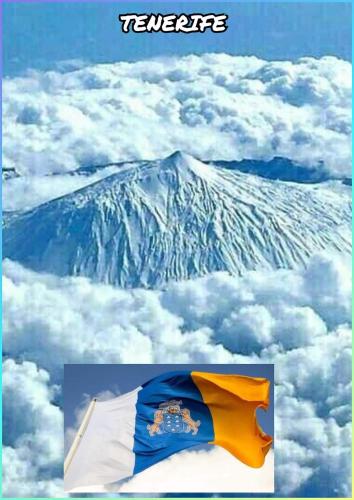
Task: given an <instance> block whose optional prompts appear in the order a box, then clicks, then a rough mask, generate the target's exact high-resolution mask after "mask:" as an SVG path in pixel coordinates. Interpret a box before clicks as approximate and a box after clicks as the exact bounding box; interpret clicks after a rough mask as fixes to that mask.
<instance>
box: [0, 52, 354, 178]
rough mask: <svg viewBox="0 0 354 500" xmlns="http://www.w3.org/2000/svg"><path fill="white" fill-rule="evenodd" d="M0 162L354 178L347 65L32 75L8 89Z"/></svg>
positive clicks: (191, 64)
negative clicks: (260, 162)
mask: <svg viewBox="0 0 354 500" xmlns="http://www.w3.org/2000/svg"><path fill="white" fill-rule="evenodd" d="M3 93H4V103H3V123H4V130H3V136H4V137H3V148H4V151H3V154H4V165H5V166H7V167H14V168H16V169H17V170H18V171H19V172H21V173H22V174H24V173H31V174H33V173H37V174H40V173H46V172H59V171H68V170H72V169H75V168H77V167H79V166H82V165H92V164H105V163H108V162H110V161H119V160H124V161H125V160H128V159H156V158H162V157H165V156H167V155H168V154H170V153H172V152H173V151H175V150H177V149H180V150H184V151H186V152H188V153H191V154H192V155H194V156H197V157H199V158H201V159H207V160H211V159H218V160H220V159H228V160H235V159H242V158H271V157H273V156H276V155H278V156H286V157H288V158H291V159H294V160H298V161H301V162H304V163H305V164H306V163H316V162H317V161H319V160H323V161H324V162H325V165H326V167H327V168H328V169H329V170H330V171H332V172H336V173H342V174H347V175H350V170H351V138H350V133H351V65H350V63H348V62H345V61H342V60H339V59H337V58H335V57H323V58H321V59H314V58H301V59H299V60H297V61H295V62H290V61H275V62H268V61H263V60H260V59H257V58H256V57H235V56H230V55H227V54H205V55H202V56H195V55H190V56H185V57H182V58H173V57H171V58H162V59H155V60H150V61H140V62H134V63H127V62H119V63H115V64H101V65H86V66H83V67H81V68H79V69H75V70H69V69H66V70H65V69H63V71H48V72H40V71H30V72H28V73H27V74H26V75H25V76H22V77H15V78H7V79H5V81H4V83H3Z"/></svg>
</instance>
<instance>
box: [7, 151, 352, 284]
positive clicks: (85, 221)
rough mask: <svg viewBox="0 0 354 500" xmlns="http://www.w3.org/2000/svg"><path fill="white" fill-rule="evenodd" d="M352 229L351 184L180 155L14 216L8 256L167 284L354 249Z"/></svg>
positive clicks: (114, 279) (39, 266) (122, 280)
mask: <svg viewBox="0 0 354 500" xmlns="http://www.w3.org/2000/svg"><path fill="white" fill-rule="evenodd" d="M350 225H351V206H350V189H349V188H348V187H347V186H344V185H341V186H337V188H336V189H331V188H330V187H329V186H326V183H324V184H296V183H291V182H282V181H277V180H273V181H272V180H268V179H264V178H261V177H259V176H256V175H251V174H247V173H242V172H240V171H237V170H230V169H224V168H222V167H220V166H213V165H210V164H205V163H203V162H200V161H198V160H196V159H194V158H193V157H191V156H188V155H185V154H183V153H180V152H177V153H174V154H173V155H171V156H169V157H168V158H166V159H164V160H160V161H155V162H141V163H140V164H138V165H136V164H135V165H134V166H132V167H131V168H128V169H125V170H124V171H122V172H119V173H115V174H113V175H110V176H109V177H106V178H104V179H103V180H100V181H98V182H96V183H94V184H91V185H89V186H86V187H84V188H83V189H80V190H79V191H76V192H74V193H71V194H68V195H65V196H63V197H61V198H58V199H55V200H52V201H49V202H48V203H44V204H42V205H40V206H39V207H37V208H35V209H32V210H30V211H28V212H26V213H24V214H20V215H18V216H17V217H15V218H10V219H9V220H8V221H6V223H5V227H4V233H3V255H4V257H9V258H11V259H13V260H17V261H19V262H21V263H23V264H24V265H26V266H28V267H30V268H32V269H35V270H37V271H48V272H52V273H55V274H57V275H60V276H65V275H82V276H88V277H90V278H92V279H93V280H95V281H100V282H105V283H112V284H116V285H120V286H123V287H136V286H145V287H160V286H163V285H164V284H165V283H166V282H167V281H169V280H180V279H186V278H190V277H194V276H200V275H204V274H206V273H209V272H212V271H217V270H227V271H229V272H231V273H233V274H239V273H243V272H244V271H245V270H246V269H261V268H279V267H284V268H291V267H296V266H298V265H304V264H305V263H306V261H307V259H308V257H309V256H310V255H312V254H313V253H314V252H316V251H318V250H321V249H328V250H340V251H347V252H349V251H350V241H351V236H350Z"/></svg>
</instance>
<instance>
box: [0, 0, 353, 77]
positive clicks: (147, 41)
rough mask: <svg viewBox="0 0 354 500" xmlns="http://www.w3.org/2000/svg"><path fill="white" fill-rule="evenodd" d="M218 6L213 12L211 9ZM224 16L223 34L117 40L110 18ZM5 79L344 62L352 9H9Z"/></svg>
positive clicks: (137, 5) (138, 5)
mask: <svg viewBox="0 0 354 500" xmlns="http://www.w3.org/2000/svg"><path fill="white" fill-rule="evenodd" d="M216 6H217V7H216ZM132 10H134V11H136V12H154V13H158V12H160V13H171V12H175V13H178V12H185V13H193V12H205V13H207V12H215V13H221V12H223V13H227V14H228V15H229V29H228V30H227V31H226V32H225V33H218V34H214V33H210V32H205V33H204V34H199V33H197V34H189V35H186V34H181V33H178V34H158V33H154V34H152V33H147V34H144V33H141V34H134V33H129V34H123V33H122V32H121V28H120V23H119V22H118V20H117V16H118V15H119V14H121V13H127V12H131V11H132ZM3 21H4V22H3V30H4V34H3V44H4V51H3V64H4V68H3V70H4V74H5V75H13V74H17V73H21V72H22V71H24V70H26V69H28V68H52V67H54V66H55V63H57V62H59V61H62V60H69V59H83V60H87V61H91V62H111V61H117V60H137V59H143V58H147V57H154V56H161V55H171V54H176V55H181V54H187V53H191V52H192V53H202V52H228V53H232V54H240V55H256V56H258V57H261V58H265V59H270V60H274V59H296V58H298V57H301V56H315V57H320V56H323V55H336V56H338V57H341V58H344V59H347V60H350V58H351V4H350V3H349V2H348V3H324V2H323V3H320V2H316V3H307V4H306V3H301V4H299V3H294V2H292V3H281V4H279V3H269V2H257V3H253V2H252V3H240V2H213V3H208V2H203V3H202V4H201V3H196V2H171V1H169V2H166V1H165V2H144V3H143V2H134V8H132V2H119V4H118V3H112V2H110V3H105V2H101V3H96V2H95V3H91V2H89V3H82V2H79V3H69V2H67V3H47V4H44V3H42V4H39V3H27V4H26V3H8V4H5V5H4V19H3Z"/></svg>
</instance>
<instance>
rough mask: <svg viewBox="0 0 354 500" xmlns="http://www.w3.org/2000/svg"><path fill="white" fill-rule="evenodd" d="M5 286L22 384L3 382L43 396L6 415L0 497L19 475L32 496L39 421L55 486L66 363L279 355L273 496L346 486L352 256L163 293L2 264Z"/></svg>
mask: <svg viewBox="0 0 354 500" xmlns="http://www.w3.org/2000/svg"><path fill="white" fill-rule="evenodd" d="M3 289H4V311H5V317H4V350H5V352H6V353H7V355H8V356H9V357H12V358H14V359H16V362H14V361H11V360H7V361H5V368H6V370H7V371H8V373H9V374H11V373H13V374H14V380H17V382H16V383H14V384H11V379H10V377H9V381H8V390H9V391H10V392H11V397H12V399H14V400H16V399H17V398H18V399H19V401H23V404H22V403H21V405H22V406H23V407H25V406H26V405H27V399H26V398H30V397H31V394H32V395H33V396H35V395H36V396H35V405H37V406H35V405H34V403H31V404H32V406H30V411H29V413H28V412H17V410H16V408H17V406H16V408H15V407H13V406H12V404H11V403H7V404H5V418H6V419H7V420H5V421H6V422H8V421H10V420H13V419H17V420H16V422H17V425H16V426H15V427H14V429H15V431H14V432H13V435H11V434H10V436H9V442H8V443H7V445H8V447H9V450H8V451H7V452H6V453H8V454H9V455H8V456H9V459H8V460H9V463H10V465H8V466H7V467H5V469H4V472H5V485H7V486H6V488H5V494H9V491H10V493H11V487H12V488H13V487H15V486H11V485H14V483H15V481H14V477H15V476H16V474H17V475H18V477H19V476H21V477H25V479H26V480H25V482H24V484H23V488H24V490H23V491H24V492H26V491H29V490H26V488H29V489H30V488H31V487H32V486H31V484H32V483H31V481H32V482H33V481H34V478H35V477H39V473H40V472H42V469H41V467H42V465H41V464H40V463H37V462H36V460H37V458H36V456H34V454H35V450H32V449H30V448H29V447H28V446H27V443H28V442H29V441H28V436H32V439H33V440H36V439H37V436H40V434H41V428H42V427H41V426H45V428H46V429H49V428H50V429H51V432H52V434H53V436H54V435H55V436H56V437H55V436H54V437H53V443H57V444H55V445H54V444H53V446H54V449H51V448H49V449H47V448H46V447H45V446H44V445H43V446H44V447H43V453H42V456H43V457H46V456H47V457H48V464H52V467H51V468H50V471H49V470H48V471H47V477H48V480H51V481H52V482H51V483H50V485H51V486H50V487H51V488H54V489H56V488H58V487H59V486H58V484H60V477H61V471H60V472H58V471H59V469H60V467H61V465H62V458H61V456H60V455H61V453H62V452H61V451H59V450H60V447H59V444H58V442H57V439H58V436H60V439H61V436H62V427H61V426H62V423H61V418H62V417H61V414H60V410H59V409H58V408H57V406H55V400H56V397H57V396H56V394H57V391H58V390H59V389H58V388H57V385H60V384H61V383H62V363H63V362H64V361H65V363H73V362H80V363H85V362H87V363H95V362H100V363H128V362H131V363H138V362H145V363H159V362H164V363H194V362H195V363H203V362H204V363H239V362H246V363H257V362H262V363H267V362H269V363H275V364H276V370H275V375H276V391H275V395H276V436H275V444H276V455H275V464H276V478H277V483H276V488H277V489H276V491H277V494H278V495H279V494H280V495H290V494H291V495H296V494H301V492H302V489H304V488H305V489H306V488H312V489H313V490H311V491H315V492H316V495H318V496H331V495H333V496H338V495H341V496H346V495H349V494H350V488H351V487H350V484H349V478H350V464H351V455H350V443H351V438H350V431H351V424H350V401H351V385H350V383H351V331H350V322H351V279H350V262H349V259H348V260H346V259H345V258H344V257H339V256H323V255H319V256H315V257H314V258H313V259H312V260H311V262H310V264H309V267H308V269H307V270H304V271H284V270H277V271H268V272H249V273H247V274H246V275H245V276H244V277H242V278H237V277H231V276H229V275H227V274H225V273H215V274H212V275H209V276H207V277H204V278H200V279H196V280H193V281H187V282H180V283H175V284H171V285H170V287H169V288H168V290H166V291H164V292H157V291H146V290H130V291H128V290H120V289H115V288H112V287H109V286H105V285H94V284H92V283H91V282H90V281H88V280H86V279H82V278H68V279H59V278H57V277H54V276H49V275H40V274H36V273H34V272H31V271H28V270H26V269H24V268H23V267H21V266H20V265H18V264H16V263H14V262H10V261H6V262H5V264H4V283H3ZM73 297H75V300H73ZM123 311H124V314H123ZM73 331H75V335H73ZM132 346H134V347H132ZM22 358H25V359H26V360H27V361H21V359H22ZM5 373H6V371H5ZM49 374H50V378H49ZM21 377H23V379H24V380H25V381H26V383H27V384H28V387H27V386H26V387H27V388H26V390H23V387H22V385H23V384H22V383H21V382H20V380H22V378H21ZM5 390H6V385H5ZM37 394H38V395H37ZM9 400H10V398H9V397H8V398H6V400H5V401H9ZM33 405H34V406H33ZM22 406H20V407H21V408H22ZM32 408H33V410H32ZM36 412H37V413H38V412H39V413H38V414H39V415H40V417H39V420H40V422H37V420H36V418H35V417H33V413H36ZM42 414H43V416H42ZM37 424H38V425H37ZM49 424H50V425H49ZM46 432H48V430H47V431H46ZM47 441H48V442H49V440H47ZM48 442H47V445H46V446H47V447H48V446H49V444H48ZM40 443H41V442H40V440H39V443H38V446H40V445H41V444H40ZM26 446H27V447H26ZM23 450H25V451H23ZM27 453H28V455H26V454H27ZM32 455H33V456H32ZM14 457H15V458H16V460H15V458H14ZM23 457H25V458H23ZM21 460H22V461H21ZM14 464H15V465H14ZM16 464H17V465H16ZM26 464H34V465H33V467H31V471H30V472H27V470H25V469H22V468H25V467H26ZM21 467H22V468H21ZM164 467H165V466H164ZM289 474H290V476H291V481H290V480H289ZM40 477H41V478H43V477H46V476H43V474H42V473H41V475H40ZM6 481H7V482H6ZM26 482H28V484H27V483H26ZM26 484H27V486H26ZM38 484H40V483H38ZM38 487H39V486H38ZM34 491H39V490H34ZM55 491H57V490H55Z"/></svg>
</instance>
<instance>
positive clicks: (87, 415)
mask: <svg viewBox="0 0 354 500" xmlns="http://www.w3.org/2000/svg"><path fill="white" fill-rule="evenodd" d="M96 401H97V398H93V400H92V401H91V403H90V404H89V407H88V408H87V411H86V413H85V416H84V418H83V420H82V422H81V425H80V427H79V430H78V431H77V433H76V436H75V439H74V441H73V443H72V445H71V447H70V450H69V453H68V454H67V456H66V458H65V461H64V474H65V473H66V471H67V470H68V467H69V465H70V464H71V462H72V459H73V458H74V455H75V452H76V450H77V447H78V446H79V444H80V440H81V438H82V436H83V435H84V434H85V431H86V428H87V426H88V423H89V420H90V418H91V415H92V412H93V409H94V406H95V404H96Z"/></svg>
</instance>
